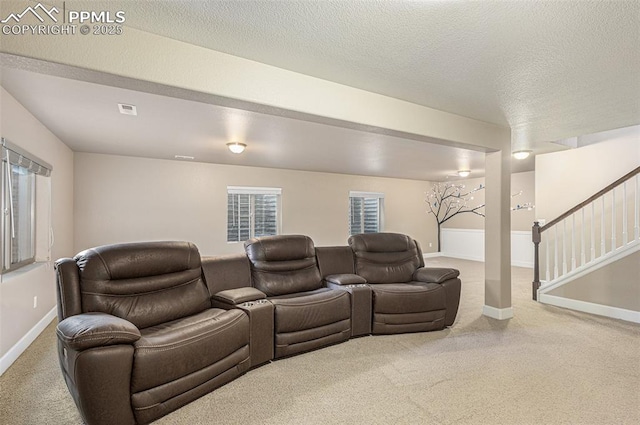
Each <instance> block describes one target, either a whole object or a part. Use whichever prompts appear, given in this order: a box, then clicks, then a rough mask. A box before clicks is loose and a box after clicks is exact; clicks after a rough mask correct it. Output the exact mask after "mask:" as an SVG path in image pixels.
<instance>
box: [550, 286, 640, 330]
mask: <svg viewBox="0 0 640 425" xmlns="http://www.w3.org/2000/svg"><path fill="white" fill-rule="evenodd" d="M538 301H540V302H541V303H543V304H549V305H554V306H556V307H563V308H568V309H571V310H576V311H582V312H583V313H590V314H596V315H598V316H605V317H611V318H613V319H620V320H625V321H627V322H633V323H640V311H633V310H625V309H624V308H618V307H611V306H608V305H602V304H594V303H590V302H588V301H580V300H574V299H571V298H564V297H558V296H555V295H549V294H542V293H538Z"/></svg>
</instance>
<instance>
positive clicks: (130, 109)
mask: <svg viewBox="0 0 640 425" xmlns="http://www.w3.org/2000/svg"><path fill="white" fill-rule="evenodd" d="M118 109H119V110H120V113H121V114H125V115H138V111H137V110H136V106H135V105H127V104H126V103H118Z"/></svg>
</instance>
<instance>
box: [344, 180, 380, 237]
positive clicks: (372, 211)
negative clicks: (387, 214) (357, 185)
mask: <svg viewBox="0 0 640 425" xmlns="http://www.w3.org/2000/svg"><path fill="white" fill-rule="evenodd" d="M383 208H384V193H376V192H355V191H352V192H349V234H350V235H356V234H358V233H377V232H381V231H382V230H383V228H382V227H383V226H382V224H383V219H382V218H383Z"/></svg>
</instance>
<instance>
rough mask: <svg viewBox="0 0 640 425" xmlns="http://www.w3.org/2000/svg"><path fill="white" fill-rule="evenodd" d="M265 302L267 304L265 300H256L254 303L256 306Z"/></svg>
mask: <svg viewBox="0 0 640 425" xmlns="http://www.w3.org/2000/svg"><path fill="white" fill-rule="evenodd" d="M267 302H268V301H267V300H257V301H256V302H255V303H256V304H265V303H267Z"/></svg>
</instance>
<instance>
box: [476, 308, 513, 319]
mask: <svg viewBox="0 0 640 425" xmlns="http://www.w3.org/2000/svg"><path fill="white" fill-rule="evenodd" d="M482 314H483V315H485V316H487V317H491V318H493V319H498V320H507V319H511V318H512V317H513V307H507V308H495V307H491V306H490V305H484V306H482Z"/></svg>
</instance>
